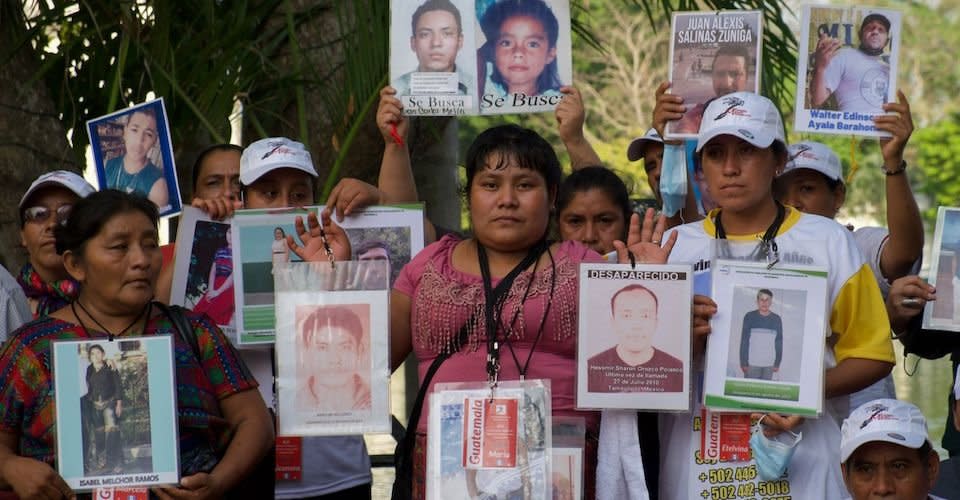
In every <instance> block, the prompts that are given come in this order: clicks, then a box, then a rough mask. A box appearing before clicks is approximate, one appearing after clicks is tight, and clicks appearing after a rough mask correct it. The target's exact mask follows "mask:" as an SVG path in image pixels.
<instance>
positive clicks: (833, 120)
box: [794, 5, 902, 137]
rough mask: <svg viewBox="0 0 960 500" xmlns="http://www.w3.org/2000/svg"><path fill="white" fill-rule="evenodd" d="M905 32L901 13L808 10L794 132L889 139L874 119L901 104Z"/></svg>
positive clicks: (802, 36) (804, 20) (803, 27)
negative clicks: (899, 81) (899, 76)
mask: <svg viewBox="0 0 960 500" xmlns="http://www.w3.org/2000/svg"><path fill="white" fill-rule="evenodd" d="M900 27H901V18H900V12H898V11H895V10H888V9H875V8H869V7H822V6H811V5H804V6H803V11H802V12H801V19H800V47H799V51H800V57H798V58H797V94H796V107H795V109H796V114H795V116H796V118H795V121H794V129H795V130H796V131H798V132H818V133H825V134H852V135H863V136H872V137H877V136H880V137H889V136H890V134H889V133H886V132H883V131H880V130H878V129H877V128H876V126H875V125H874V123H873V117H874V116H877V115H881V114H883V113H884V111H883V105H884V103H887V102H894V101H895V100H896V97H895V96H896V88H897V86H896V85H897V59H898V57H899V54H900V36H899V35H900V34H901V33H902V30H901V29H900Z"/></svg>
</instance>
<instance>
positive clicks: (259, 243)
mask: <svg viewBox="0 0 960 500" xmlns="http://www.w3.org/2000/svg"><path fill="white" fill-rule="evenodd" d="M311 212H313V213H319V212H318V211H317V209H316V208H315V207H308V208H282V209H266V210H260V209H256V210H251V209H248V210H237V211H236V212H234V215H233V219H232V220H231V226H230V238H231V245H230V246H231V249H232V250H233V264H234V269H233V276H234V282H233V292H234V303H235V311H234V324H235V327H236V335H235V337H236V341H237V345H238V346H240V347H249V346H257V345H269V344H272V343H273V337H274V327H275V317H274V288H273V270H274V268H275V267H277V266H281V265H283V264H286V263H287V262H297V261H299V260H300V258H299V257H297V255H296V254H294V253H293V252H291V251H290V250H289V248H288V247H287V243H286V241H285V238H286V237H287V235H293V238H294V241H297V242H299V240H298V238H297V235H296V229H295V225H294V224H295V221H296V218H297V217H300V218H302V219H303V220H304V224H306V218H307V215H308V214H309V213H311Z"/></svg>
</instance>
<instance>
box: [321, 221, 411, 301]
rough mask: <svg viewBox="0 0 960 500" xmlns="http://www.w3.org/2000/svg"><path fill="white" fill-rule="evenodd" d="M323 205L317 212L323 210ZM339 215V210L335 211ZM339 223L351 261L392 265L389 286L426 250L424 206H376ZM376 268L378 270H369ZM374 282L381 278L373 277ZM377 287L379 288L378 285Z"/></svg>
mask: <svg viewBox="0 0 960 500" xmlns="http://www.w3.org/2000/svg"><path fill="white" fill-rule="evenodd" d="M324 208H325V207H324V206H323V205H321V206H318V207H317V211H318V212H320V211H323V209H324ZM334 214H336V211H334ZM338 224H339V225H340V226H341V227H342V228H343V229H344V230H346V232H347V238H349V239H350V247H351V253H352V256H351V259H353V260H361V261H362V260H377V259H383V258H386V260H388V261H389V262H390V267H389V269H388V271H389V273H390V285H391V286H392V285H393V283H394V282H395V281H396V280H397V277H399V276H400V270H401V269H403V266H405V265H406V264H407V262H410V259H412V258H413V257H414V256H415V255H417V253H419V252H420V250H423V204H422V203H410V204H403V205H375V206H370V207H366V208H364V209H363V210H355V211H354V212H353V213H351V214H350V215H349V216H347V217H344V219H343V221H340V222H338ZM370 269H375V268H370ZM369 279H372V280H373V281H374V283H376V280H377V279H378V278H377V277H375V276H371V277H370V278H369ZM375 286H378V285H375Z"/></svg>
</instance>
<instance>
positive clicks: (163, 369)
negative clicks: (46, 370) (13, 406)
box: [53, 335, 180, 491]
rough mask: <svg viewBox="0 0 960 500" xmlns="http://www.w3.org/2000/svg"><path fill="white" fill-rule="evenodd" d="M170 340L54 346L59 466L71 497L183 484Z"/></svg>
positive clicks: (71, 342) (97, 341)
mask: <svg viewBox="0 0 960 500" xmlns="http://www.w3.org/2000/svg"><path fill="white" fill-rule="evenodd" d="M173 362H174V361H173V339H172V338H171V337H170V336H166V335H162V336H151V337H122V338H117V339H115V340H113V341H109V340H108V339H106V338H103V339H89V338H88V339H83V340H64V341H57V342H54V343H53V378H54V397H55V403H56V418H57V420H56V426H57V433H56V434H57V467H58V472H59V473H60V476H61V477H63V479H64V481H66V482H67V484H68V485H70V487H71V488H73V489H74V490H75V491H92V490H94V489H99V488H111V487H136V486H159V485H168V484H177V482H178V481H179V480H180V472H179V471H180V467H179V460H180V459H179V456H180V455H179V450H178V449H177V445H178V443H179V440H178V438H177V436H178V433H177V411H176V410H177V399H176V394H175V391H176V387H175V385H174V367H173Z"/></svg>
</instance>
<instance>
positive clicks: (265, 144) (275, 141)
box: [240, 137, 317, 186]
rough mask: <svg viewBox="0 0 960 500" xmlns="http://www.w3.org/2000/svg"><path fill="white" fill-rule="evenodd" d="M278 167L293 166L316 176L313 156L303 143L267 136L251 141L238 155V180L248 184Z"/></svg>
mask: <svg viewBox="0 0 960 500" xmlns="http://www.w3.org/2000/svg"><path fill="white" fill-rule="evenodd" d="M278 168H293V169H296V170H300V171H301V172H305V173H307V174H310V175H311V176H312V177H316V176H317V170H316V169H315V168H313V158H311V157H310V152H309V151H307V148H305V147H304V146H303V144H301V143H299V142H297V141H293V140H290V139H287V138H286V137H268V138H266V139H260V140H259V141H256V142H253V143H251V144H250V145H249V146H247V147H246V148H245V149H244V150H243V154H241V155H240V182H241V183H242V184H243V185H245V186H249V185H250V184H253V183H254V182H256V180H257V179H259V178H260V177H263V176H264V175H266V174H267V173H269V172H271V171H273V170H276V169H278Z"/></svg>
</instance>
